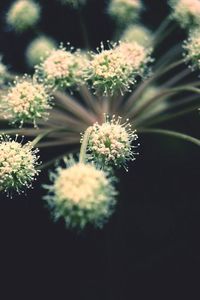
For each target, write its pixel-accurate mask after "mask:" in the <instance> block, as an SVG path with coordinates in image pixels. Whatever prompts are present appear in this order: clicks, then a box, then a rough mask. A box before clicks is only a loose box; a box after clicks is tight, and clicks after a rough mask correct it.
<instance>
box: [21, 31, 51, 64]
mask: <svg viewBox="0 0 200 300" xmlns="http://www.w3.org/2000/svg"><path fill="white" fill-rule="evenodd" d="M55 47H56V42H55V41H54V40H53V39H51V38H48V37H46V36H39V37H37V38H35V39H34V40H33V41H32V42H31V43H30V44H29V46H28V48H27V50H26V60H27V62H28V64H29V66H31V67H33V66H35V65H37V64H39V63H40V62H41V60H42V59H45V58H46V57H47V56H48V55H49V53H50V52H51V51H52V50H53V49H54V48H55Z"/></svg>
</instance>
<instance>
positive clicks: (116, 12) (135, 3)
mask: <svg viewBox="0 0 200 300" xmlns="http://www.w3.org/2000/svg"><path fill="white" fill-rule="evenodd" d="M141 8H142V3H141V2H140V0H111V1H110V5H109V7H108V13H109V14H110V15H111V16H112V17H113V18H114V19H115V20H116V21H117V22H118V23H119V24H121V25H127V23H131V22H135V21H137V20H138V18H139V12H140V10H141Z"/></svg>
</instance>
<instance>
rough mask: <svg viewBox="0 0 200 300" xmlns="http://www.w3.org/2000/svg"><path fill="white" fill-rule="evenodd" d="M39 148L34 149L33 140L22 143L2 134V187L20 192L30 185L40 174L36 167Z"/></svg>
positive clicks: (0, 140) (7, 190) (0, 165)
mask: <svg viewBox="0 0 200 300" xmlns="http://www.w3.org/2000/svg"><path fill="white" fill-rule="evenodd" d="M37 152H38V149H35V150H33V148H32V144H31V142H28V143H26V144H25V145H22V144H21V142H18V141H17V136H16V138H15V140H12V139H11V138H10V137H9V136H7V135H6V136H0V153H1V155H0V189H1V190H3V191H5V192H9V191H17V192H18V193H19V192H20V191H21V190H23V189H24V188H26V187H30V186H31V184H32V182H33V180H35V177H36V176H37V175H38V174H39V171H38V170H37V169H36V167H37V165H38V159H39V157H38V156H37V155H36V154H37Z"/></svg>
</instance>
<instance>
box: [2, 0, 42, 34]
mask: <svg viewBox="0 0 200 300" xmlns="http://www.w3.org/2000/svg"><path fill="white" fill-rule="evenodd" d="M40 11H41V8H40V6H39V4H38V3H36V2H34V1H32V0H17V1H15V2H14V3H13V4H12V5H11V7H10V9H9V11H8V13H7V24H8V25H10V26H11V27H12V28H13V29H14V30H15V31H17V32H23V31H25V30H27V29H29V28H30V27H33V26H34V25H35V24H36V23H37V22H38V20H39V18H40Z"/></svg>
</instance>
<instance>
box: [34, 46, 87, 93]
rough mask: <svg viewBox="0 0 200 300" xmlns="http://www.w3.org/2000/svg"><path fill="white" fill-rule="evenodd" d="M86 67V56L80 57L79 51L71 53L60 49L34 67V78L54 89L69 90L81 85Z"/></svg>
mask: <svg viewBox="0 0 200 300" xmlns="http://www.w3.org/2000/svg"><path fill="white" fill-rule="evenodd" d="M86 67H87V59H86V55H82V54H81V52H80V51H76V52H74V53H71V52H70V51H67V50H66V49H65V48H63V47H61V48H60V49H58V50H53V51H52V52H51V53H50V55H49V56H48V57H47V58H46V59H45V60H44V61H43V62H42V63H41V64H40V65H39V66H37V67H36V76H37V77H38V78H41V79H42V80H43V81H44V82H45V83H46V84H49V85H52V86H54V87H61V88H71V87H74V86H76V85H78V84H81V83H82V81H83V78H82V77H83V74H84V69H85V68H86Z"/></svg>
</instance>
